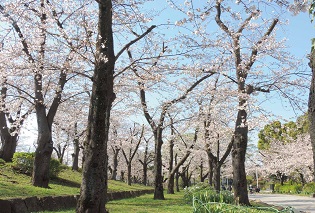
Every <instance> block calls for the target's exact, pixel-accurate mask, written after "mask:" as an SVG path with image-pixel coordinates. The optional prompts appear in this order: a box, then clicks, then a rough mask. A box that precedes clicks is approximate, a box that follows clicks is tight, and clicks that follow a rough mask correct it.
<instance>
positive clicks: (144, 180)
mask: <svg viewBox="0 0 315 213" xmlns="http://www.w3.org/2000/svg"><path fill="white" fill-rule="evenodd" d="M142 169H143V176H142V184H143V185H145V186H146V185H147V182H148V165H147V164H145V163H144V164H142Z"/></svg>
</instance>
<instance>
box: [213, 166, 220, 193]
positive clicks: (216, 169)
mask: <svg viewBox="0 0 315 213" xmlns="http://www.w3.org/2000/svg"><path fill="white" fill-rule="evenodd" d="M213 182H214V189H215V190H216V191H217V192H220V190H221V184H220V183H221V166H220V165H219V163H215V164H214V170H213Z"/></svg>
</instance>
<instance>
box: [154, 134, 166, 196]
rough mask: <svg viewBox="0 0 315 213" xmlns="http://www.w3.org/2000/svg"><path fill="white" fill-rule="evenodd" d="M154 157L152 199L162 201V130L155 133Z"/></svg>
mask: <svg viewBox="0 0 315 213" xmlns="http://www.w3.org/2000/svg"><path fill="white" fill-rule="evenodd" d="M154 137H155V155H154V199H155V200H164V199H165V198H164V192H163V176H162V145H163V141H162V130H159V131H156V132H155V134H154Z"/></svg>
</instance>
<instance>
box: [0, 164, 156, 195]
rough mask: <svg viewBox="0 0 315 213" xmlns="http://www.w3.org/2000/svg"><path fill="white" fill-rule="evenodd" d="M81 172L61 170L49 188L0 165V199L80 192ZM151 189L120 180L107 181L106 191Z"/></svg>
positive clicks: (6, 165)
mask: <svg viewBox="0 0 315 213" xmlns="http://www.w3.org/2000/svg"><path fill="white" fill-rule="evenodd" d="M80 183H81V174H80V173H79V172H74V171H71V170H63V171H62V172H61V173H60V175H59V178H58V179H55V180H51V181H50V184H49V186H50V188H49V189H44V188H39V187H34V186H32V184H31V177H29V176H27V175H23V174H19V173H17V172H16V171H14V170H12V168H11V164H5V165H0V199H9V198H18V197H19V198H21V197H22V198H23V197H31V196H38V197H43V196H57V195H77V194H79V193H80ZM141 189H152V188H151V187H146V186H142V185H136V184H135V185H132V186H128V185H127V184H125V183H123V182H120V181H111V180H110V181H109V184H108V191H109V192H114V191H131V190H141Z"/></svg>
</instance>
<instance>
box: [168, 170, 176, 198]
mask: <svg viewBox="0 0 315 213" xmlns="http://www.w3.org/2000/svg"><path fill="white" fill-rule="evenodd" d="M174 184H175V173H171V174H169V176H168V182H167V194H175V192H174Z"/></svg>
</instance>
